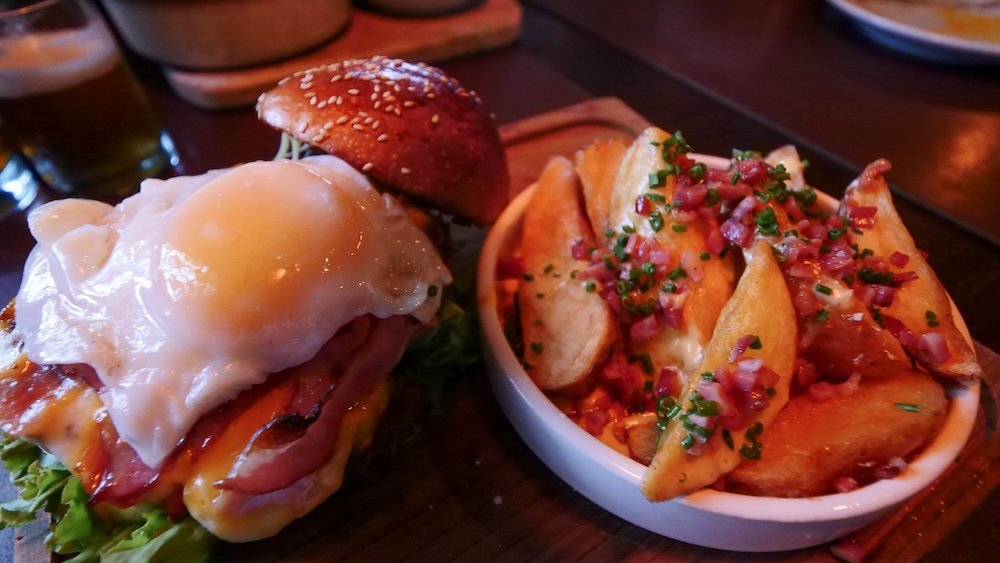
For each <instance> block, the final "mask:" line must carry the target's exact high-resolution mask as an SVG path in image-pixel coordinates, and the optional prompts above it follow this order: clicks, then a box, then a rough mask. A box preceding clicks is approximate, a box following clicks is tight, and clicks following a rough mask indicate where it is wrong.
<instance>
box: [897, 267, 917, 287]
mask: <svg viewBox="0 0 1000 563" xmlns="http://www.w3.org/2000/svg"><path fill="white" fill-rule="evenodd" d="M919 278H920V276H918V275H917V273H916V272H914V271H912V270H911V271H908V272H896V273H895V274H893V275H892V283H895V284H901V283H906V282H911V281H913V280H916V279H919Z"/></svg>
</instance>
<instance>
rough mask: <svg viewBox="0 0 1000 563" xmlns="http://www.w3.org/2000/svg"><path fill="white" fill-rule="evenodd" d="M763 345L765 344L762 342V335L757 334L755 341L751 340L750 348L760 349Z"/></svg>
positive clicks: (754, 336) (754, 337)
mask: <svg viewBox="0 0 1000 563" xmlns="http://www.w3.org/2000/svg"><path fill="white" fill-rule="evenodd" d="M763 347H764V345H763V344H761V342H760V337H759V336H757V335H756V334H755V335H753V341H752V342H750V349H751V350H760V349H761V348H763Z"/></svg>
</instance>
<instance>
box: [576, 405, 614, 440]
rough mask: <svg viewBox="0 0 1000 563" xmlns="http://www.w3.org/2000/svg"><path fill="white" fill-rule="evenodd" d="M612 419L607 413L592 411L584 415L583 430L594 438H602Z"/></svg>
mask: <svg viewBox="0 0 1000 563" xmlns="http://www.w3.org/2000/svg"><path fill="white" fill-rule="evenodd" d="M610 418H611V417H610V416H609V415H608V412H607V411H600V410H595V411H590V412H588V413H586V414H584V415H583V418H582V420H583V428H584V429H585V430H586V431H587V432H590V433H591V434H593V435H594V436H600V435H601V434H602V433H603V432H604V426H605V425H606V424H607V423H608V420H610Z"/></svg>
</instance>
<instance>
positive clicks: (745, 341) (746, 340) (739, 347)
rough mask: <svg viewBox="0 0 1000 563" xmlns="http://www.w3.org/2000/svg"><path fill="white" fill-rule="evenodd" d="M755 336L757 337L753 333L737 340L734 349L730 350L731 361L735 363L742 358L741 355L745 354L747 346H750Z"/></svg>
mask: <svg viewBox="0 0 1000 563" xmlns="http://www.w3.org/2000/svg"><path fill="white" fill-rule="evenodd" d="M755 338H757V337H756V336H754V335H752V334H746V335H744V336H741V337H740V338H739V340H737V341H736V344H734V345H733V349H732V350H730V351H729V363H731V364H732V363H735V362H736V360H738V359H740V356H742V355H743V352H746V351H747V348H749V347H750V344H751V343H752V342H753V341H754V339H755Z"/></svg>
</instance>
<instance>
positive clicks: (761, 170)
mask: <svg viewBox="0 0 1000 563" xmlns="http://www.w3.org/2000/svg"><path fill="white" fill-rule="evenodd" d="M736 171H737V172H739V173H740V179H741V180H742V181H744V182H746V183H747V184H750V185H751V186H752V185H755V184H760V183H761V182H763V181H764V180H766V179H767V163H766V162H764V161H763V160H761V159H758V158H754V159H750V160H739V161H737V162H736Z"/></svg>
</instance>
